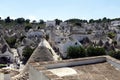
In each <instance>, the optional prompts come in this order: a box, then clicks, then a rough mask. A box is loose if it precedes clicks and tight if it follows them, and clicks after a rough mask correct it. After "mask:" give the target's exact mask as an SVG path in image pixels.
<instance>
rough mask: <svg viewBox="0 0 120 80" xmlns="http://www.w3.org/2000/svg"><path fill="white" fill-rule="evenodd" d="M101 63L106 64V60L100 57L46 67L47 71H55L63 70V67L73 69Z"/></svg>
mask: <svg viewBox="0 0 120 80" xmlns="http://www.w3.org/2000/svg"><path fill="white" fill-rule="evenodd" d="M101 62H106V58H105V57H98V58H90V59H89V58H88V59H83V60H79V61H74V60H73V61H70V62H66V63H65V62H64V63H56V64H49V65H46V66H45V67H46V68H47V69H53V68H61V67H72V66H80V65H88V64H95V63H101Z"/></svg>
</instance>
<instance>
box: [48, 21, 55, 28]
mask: <svg viewBox="0 0 120 80" xmlns="http://www.w3.org/2000/svg"><path fill="white" fill-rule="evenodd" d="M55 25H56V22H55V21H47V22H46V27H50V26H55Z"/></svg>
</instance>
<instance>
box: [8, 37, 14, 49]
mask: <svg viewBox="0 0 120 80" xmlns="http://www.w3.org/2000/svg"><path fill="white" fill-rule="evenodd" d="M6 42H7V43H8V45H9V46H10V47H11V48H13V47H15V43H16V38H15V37H8V38H6Z"/></svg>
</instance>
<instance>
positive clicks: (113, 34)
mask: <svg viewBox="0 0 120 80" xmlns="http://www.w3.org/2000/svg"><path fill="white" fill-rule="evenodd" d="M115 36H116V34H115V33H113V32H109V33H108V37H109V38H111V39H113V38H114V37H115Z"/></svg>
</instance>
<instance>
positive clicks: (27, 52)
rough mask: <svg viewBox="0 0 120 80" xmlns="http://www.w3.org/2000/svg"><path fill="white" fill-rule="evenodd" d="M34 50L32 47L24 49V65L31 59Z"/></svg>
mask: <svg viewBox="0 0 120 80" xmlns="http://www.w3.org/2000/svg"><path fill="white" fill-rule="evenodd" d="M33 51H34V49H32V48H31V47H29V46H26V47H25V48H24V49H23V54H22V56H23V57H24V63H26V62H27V60H28V59H29V58H30V56H31V55H32V53H33Z"/></svg>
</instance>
